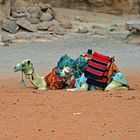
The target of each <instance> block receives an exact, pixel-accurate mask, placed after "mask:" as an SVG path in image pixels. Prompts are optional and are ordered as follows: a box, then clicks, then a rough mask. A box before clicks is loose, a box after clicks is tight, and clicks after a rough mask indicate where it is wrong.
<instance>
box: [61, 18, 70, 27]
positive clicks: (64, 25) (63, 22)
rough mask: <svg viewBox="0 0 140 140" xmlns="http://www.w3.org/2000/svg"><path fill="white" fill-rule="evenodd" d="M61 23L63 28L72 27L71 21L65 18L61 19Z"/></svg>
mask: <svg viewBox="0 0 140 140" xmlns="http://www.w3.org/2000/svg"><path fill="white" fill-rule="evenodd" d="M60 22H61V25H62V26H63V27H64V28H65V29H72V22H71V21H70V20H68V19H65V20H61V21H60Z"/></svg>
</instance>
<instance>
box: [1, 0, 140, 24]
mask: <svg viewBox="0 0 140 140" xmlns="http://www.w3.org/2000/svg"><path fill="white" fill-rule="evenodd" d="M40 1H41V2H43V3H46V2H48V3H50V4H51V5H52V6H56V7H67V8H74V9H83V10H91V11H100V12H105V13H112V14H122V13H130V12H131V13H132V12H135V13H138V6H137V5H138V4H137V0H0V21H1V22H2V20H3V19H4V18H6V17H7V16H9V15H10V11H11V9H12V10H13V11H14V10H15V11H18V10H20V12H21V11H25V9H26V8H27V7H29V6H30V5H32V4H35V3H39V2H40Z"/></svg>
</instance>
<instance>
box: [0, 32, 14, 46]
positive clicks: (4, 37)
mask: <svg viewBox="0 0 140 140" xmlns="http://www.w3.org/2000/svg"><path fill="white" fill-rule="evenodd" d="M1 40H2V42H3V43H4V45H5V46H9V45H10V43H12V39H11V37H10V36H9V35H8V34H6V33H4V34H2V36H1Z"/></svg>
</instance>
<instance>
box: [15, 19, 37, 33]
mask: <svg viewBox="0 0 140 140" xmlns="http://www.w3.org/2000/svg"><path fill="white" fill-rule="evenodd" d="M16 23H17V24H18V25H19V26H20V27H22V28H24V29H26V30H28V31H30V32H36V31H37V26H36V25H35V24H31V23H30V22H29V21H27V20H25V19H18V20H17V21H16Z"/></svg>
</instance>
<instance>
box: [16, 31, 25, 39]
mask: <svg viewBox="0 0 140 140" xmlns="http://www.w3.org/2000/svg"><path fill="white" fill-rule="evenodd" d="M15 37H16V39H19V40H20V39H25V40H26V39H27V33H26V32H18V33H16V35H15Z"/></svg>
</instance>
